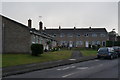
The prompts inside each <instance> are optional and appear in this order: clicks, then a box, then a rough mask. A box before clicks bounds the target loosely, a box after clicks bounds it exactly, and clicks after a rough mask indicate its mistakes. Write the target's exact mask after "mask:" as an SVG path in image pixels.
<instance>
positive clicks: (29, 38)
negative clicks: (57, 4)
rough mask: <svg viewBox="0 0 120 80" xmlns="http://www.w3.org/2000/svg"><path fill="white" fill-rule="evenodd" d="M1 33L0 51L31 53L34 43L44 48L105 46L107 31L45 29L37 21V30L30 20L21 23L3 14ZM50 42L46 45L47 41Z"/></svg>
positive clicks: (41, 23) (103, 29) (95, 29)
mask: <svg viewBox="0 0 120 80" xmlns="http://www.w3.org/2000/svg"><path fill="white" fill-rule="evenodd" d="M1 22H2V23H1V24H0V26H1V28H0V30H1V31H0V32H1V34H2V37H0V38H1V41H0V43H1V44H2V45H0V53H31V50H30V46H31V44H34V43H39V44H43V45H44V49H50V48H54V47H56V46H63V47H88V46H89V45H91V46H92V45H101V46H105V45H106V41H107V40H108V32H107V30H106V29H105V28H92V27H89V28H76V27H74V28H61V26H59V28H58V29H47V28H46V27H44V29H43V22H41V21H40V22H39V30H36V29H35V28H32V26H31V25H32V20H30V19H29V20H28V25H27V26H26V25H24V24H21V23H19V22H16V21H14V20H12V19H10V18H7V17H5V16H1ZM48 41H50V42H51V43H50V44H49V45H48V44H47V42H48Z"/></svg>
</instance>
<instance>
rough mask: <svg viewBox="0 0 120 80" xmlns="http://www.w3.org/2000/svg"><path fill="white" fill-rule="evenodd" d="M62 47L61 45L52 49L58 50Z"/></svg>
mask: <svg viewBox="0 0 120 80" xmlns="http://www.w3.org/2000/svg"><path fill="white" fill-rule="evenodd" d="M59 49H60V47H54V48H53V49H52V51H58V50H59Z"/></svg>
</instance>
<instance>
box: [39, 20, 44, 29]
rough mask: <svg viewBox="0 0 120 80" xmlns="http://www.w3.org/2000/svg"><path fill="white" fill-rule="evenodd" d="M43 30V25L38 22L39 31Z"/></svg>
mask: <svg viewBox="0 0 120 80" xmlns="http://www.w3.org/2000/svg"><path fill="white" fill-rule="evenodd" d="M42 29H43V23H42V22H41V21H40V22H39V30H42Z"/></svg>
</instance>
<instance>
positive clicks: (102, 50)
mask: <svg viewBox="0 0 120 80" xmlns="http://www.w3.org/2000/svg"><path fill="white" fill-rule="evenodd" d="M98 52H100V53H101V52H108V49H107V48H100V49H99V50H98Z"/></svg>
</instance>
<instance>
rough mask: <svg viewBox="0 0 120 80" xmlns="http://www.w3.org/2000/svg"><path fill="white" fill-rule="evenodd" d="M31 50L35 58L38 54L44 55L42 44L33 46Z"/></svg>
mask: <svg viewBox="0 0 120 80" xmlns="http://www.w3.org/2000/svg"><path fill="white" fill-rule="evenodd" d="M31 50H32V55H33V56H38V54H43V45H42V44H32V45H31Z"/></svg>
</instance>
